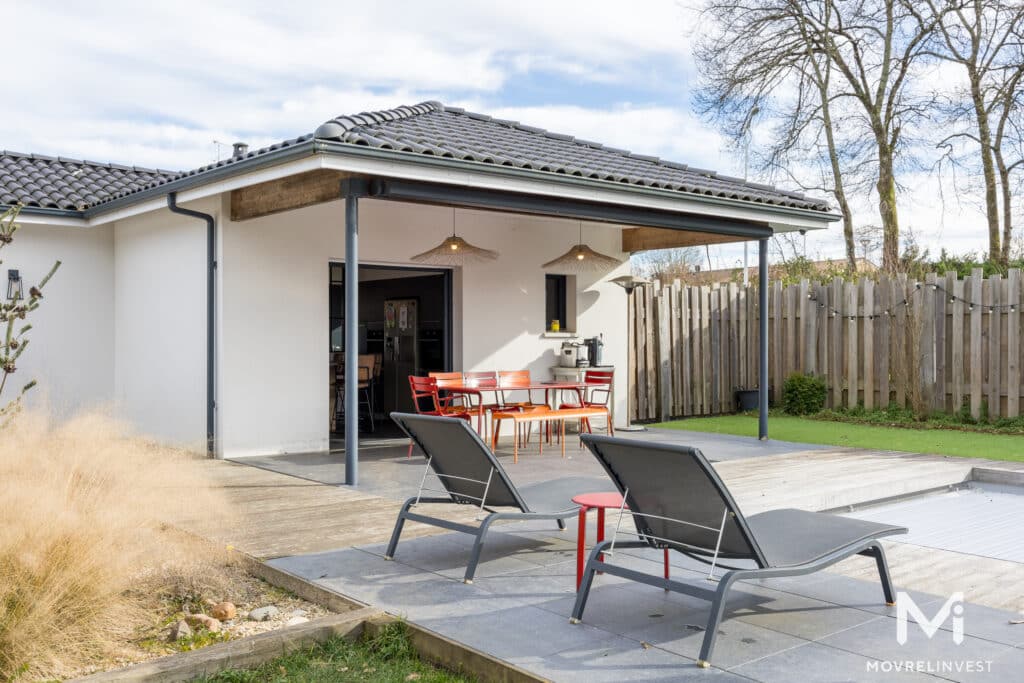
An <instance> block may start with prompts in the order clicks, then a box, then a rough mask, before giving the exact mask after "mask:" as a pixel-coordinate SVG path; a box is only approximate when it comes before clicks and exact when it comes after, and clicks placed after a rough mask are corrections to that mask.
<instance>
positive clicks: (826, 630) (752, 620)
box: [726, 583, 885, 640]
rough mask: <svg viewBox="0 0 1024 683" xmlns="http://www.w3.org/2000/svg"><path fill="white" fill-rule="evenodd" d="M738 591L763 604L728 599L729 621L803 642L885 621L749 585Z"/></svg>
mask: <svg viewBox="0 0 1024 683" xmlns="http://www.w3.org/2000/svg"><path fill="white" fill-rule="evenodd" d="M740 588H741V590H743V591H744V592H746V593H747V594H753V595H758V596H761V598H762V600H761V601H758V602H752V601H751V600H750V599H749V598H747V599H743V600H742V601H741V600H737V599H735V598H730V599H729V600H728V601H727V603H726V605H727V613H726V614H727V617H728V618H729V619H734V620H736V621H743V622H746V623H748V624H753V625H755V626H761V627H764V628H769V629H772V630H774V631H778V632H780V633H788V634H789V635H793V636H798V637H800V638H804V639H806V640H819V639H821V638H823V637H825V636H828V635H831V634H833V633H838V632H839V631H844V630H846V629H848V628H851V627H853V626H858V625H860V624H864V623H866V622H869V621H872V620H875V619H884V618H885V617H882V616H878V615H877V614H874V613H871V612H866V611H864V610H859V609H855V608H852V607H847V606H844V605H837V604H835V603H830V602H823V601H821V600H815V599H813V598H808V597H804V596H802V595H794V594H792V593H782V592H779V591H774V590H770V589H767V588H762V587H760V586H755V585H750V584H749V583H745V584H740ZM837 597H838V596H837Z"/></svg>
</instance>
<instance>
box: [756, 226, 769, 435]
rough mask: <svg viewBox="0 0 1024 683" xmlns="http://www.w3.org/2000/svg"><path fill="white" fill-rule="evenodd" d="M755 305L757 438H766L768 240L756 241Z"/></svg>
mask: <svg viewBox="0 0 1024 683" xmlns="http://www.w3.org/2000/svg"><path fill="white" fill-rule="evenodd" d="M757 262H758V264H757V305H758V309H759V318H758V325H757V326H758V341H757V354H758V358H759V359H760V365H759V366H758V369H757V370H758V372H757V374H758V377H757V438H759V439H761V440H762V441H764V440H765V439H767V438H768V239H767V238H762V239H760V240H758V245H757Z"/></svg>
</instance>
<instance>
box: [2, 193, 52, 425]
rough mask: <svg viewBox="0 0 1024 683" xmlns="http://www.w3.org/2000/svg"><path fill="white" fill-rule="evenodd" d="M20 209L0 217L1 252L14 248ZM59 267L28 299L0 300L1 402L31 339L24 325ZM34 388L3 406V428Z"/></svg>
mask: <svg viewBox="0 0 1024 683" xmlns="http://www.w3.org/2000/svg"><path fill="white" fill-rule="evenodd" d="M19 210H20V207H18V206H12V207H9V208H8V209H7V210H5V211H4V212H3V213H0V249H3V248H5V247H7V246H9V245H10V244H11V242H12V241H13V239H14V233H15V231H16V230H17V229H18V224H17V223H15V222H14V221H15V219H17V217H18V212H19ZM59 267H60V261H57V262H56V263H55V264H54V265H53V267H52V268H51V269H50V272H49V273H47V274H46V277H44V278H43V279H42V280H40V281H39V284H37V285H35V286H33V287H30V288H29V290H28V298H27V299H26V298H24V296H23V293H22V292H12V293H16V294H18V295H20V296H15V297H14V298H12V299H8V297H7V296H6V294H7V292H4V296H3V298H2V299H0V325H2V330H3V337H2V338H0V401H2V400H3V392H4V389H5V387H6V386H7V380H8V379H9V378H10V377H11V375H13V374H14V373H15V372H17V370H18V359H19V358H20V357H21V354H22V353H24V352H25V349H26V348H28V342H29V340H28V337H27V336H26V334H27V333H28V331H29V330H31V329H32V325H30V324H28V323H27V322H25V320H26V318H27V317H28V316H29V314H31V313H32V312H33V311H35V310H36V309H37V308H39V303H40V302H41V301H42V299H43V287H45V286H46V283H47V282H49V281H50V278H51V277H53V274H54V273H55V272H57V268H59ZM33 386H35V381H34V380H33V381H30V382H27V383H26V384H24V385H23V386H22V387H21V389H20V391H18V393H17V395H15V397H14V398H13V399H11V400H9V401H7V402H6V403H4V402H0V427H4V426H5V425H6V424H7V423H8V422H10V420H11V418H13V417H14V415H15V414H16V413H17V411H18V409H19V408H20V406H21V399H22V397H24V395H25V392H27V391H28V390H29V389H31V388H32V387H33Z"/></svg>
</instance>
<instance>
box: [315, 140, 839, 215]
mask: <svg viewBox="0 0 1024 683" xmlns="http://www.w3.org/2000/svg"><path fill="white" fill-rule="evenodd" d="M316 145H317V152H321V153H324V154H327V155H333V156H338V157H362V158H371V159H379V160H388V161H395V162H400V163H406V164H415V165H421V166H428V167H435V168H453V167H454V168H459V169H460V170H465V171H468V172H472V173H482V174H488V175H495V176H502V177H510V178H523V179H529V180H534V181H542V182H546V183H551V184H556V185H569V186H576V187H587V188H591V189H595V190H601V191H605V192H612V193H621V194H623V195H632V196H637V195H641V196H650V197H658V198H660V199H667V200H670V201H679V200H686V201H688V202H696V203H700V204H706V205H710V206H729V207H737V206H742V207H743V208H745V209H749V210H752V211H755V212H758V213H760V214H763V215H764V220H765V221H766V222H768V223H779V224H781V223H783V222H784V221H780V220H778V219H779V218H780V217H785V216H793V217H794V218H801V219H805V220H806V219H810V220H812V221H820V222H826V223H832V222H835V221H838V220H840V218H841V216H840V215H839V214H836V213H833V212H831V211H821V210H817V209H802V208H798V207H791V206H781V205H778V204H768V203H762V202H752V201H748V200H742V199H729V198H726V197H715V196H710V195H702V194H697V193H689V192H679V191H677V190H669V189H662V188H655V187H645V186H641V185H632V184H625V183H622V184H618V183H609V182H608V181H606V180H596V179H593V178H583V177H579V176H570V175H563V174H559V173H550V172H546V171H537V170H531V169H522V168H516V167H512V166H497V165H493V166H492V165H489V164H482V163H480V162H476V161H463V160H461V159H452V158H449V157H434V156H429V155H424V154H417V153H413V152H402V151H399V150H386V149H377V148H373V147H365V146H362V145H353V144H350V143H343V142H336V141H333V140H317V141H316ZM822 227H824V226H822ZM811 229H813V228H811Z"/></svg>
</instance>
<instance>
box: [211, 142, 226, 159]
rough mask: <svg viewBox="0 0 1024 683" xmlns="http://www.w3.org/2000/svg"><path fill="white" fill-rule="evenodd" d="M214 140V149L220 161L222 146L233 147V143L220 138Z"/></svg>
mask: <svg viewBox="0 0 1024 683" xmlns="http://www.w3.org/2000/svg"><path fill="white" fill-rule="evenodd" d="M212 142H213V149H214V151H215V153H216V155H217V163H220V148H221V147H225V148H227V147H231V145H229V144H228V143H226V142H221V141H220V140H213V141H212Z"/></svg>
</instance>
